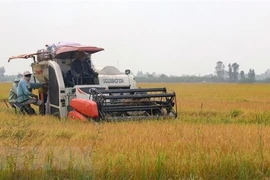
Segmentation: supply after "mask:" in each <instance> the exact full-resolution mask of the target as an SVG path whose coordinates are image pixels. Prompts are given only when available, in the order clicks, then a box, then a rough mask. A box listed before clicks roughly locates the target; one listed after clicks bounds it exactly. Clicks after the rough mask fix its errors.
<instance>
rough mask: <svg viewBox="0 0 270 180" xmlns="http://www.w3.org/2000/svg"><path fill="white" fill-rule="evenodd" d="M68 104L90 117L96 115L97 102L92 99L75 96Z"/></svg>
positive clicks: (95, 116)
mask: <svg viewBox="0 0 270 180" xmlns="http://www.w3.org/2000/svg"><path fill="white" fill-rule="evenodd" d="M70 106H71V107H72V108H73V109H75V110H76V111H78V112H79V113H81V114H83V115H85V116H88V117H91V118H97V117H98V107H97V103H96V102H94V101H91V100H87V99H79V98H75V99H72V100H71V102H70Z"/></svg>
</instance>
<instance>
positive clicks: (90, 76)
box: [71, 51, 98, 84]
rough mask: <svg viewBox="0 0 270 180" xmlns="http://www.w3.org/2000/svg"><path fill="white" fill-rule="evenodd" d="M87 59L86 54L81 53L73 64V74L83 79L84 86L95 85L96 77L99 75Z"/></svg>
mask: <svg viewBox="0 0 270 180" xmlns="http://www.w3.org/2000/svg"><path fill="white" fill-rule="evenodd" d="M85 59H86V55H85V52H83V51H79V52H78V53H77V58H76V59H75V60H74V61H73V62H72V63H71V74H72V76H73V77H75V78H77V79H80V78H81V79H82V83H83V84H95V83H94V77H95V76H98V73H96V72H95V71H94V70H93V69H92V68H91V66H90V64H89V63H88V62H87V61H86V60H85Z"/></svg>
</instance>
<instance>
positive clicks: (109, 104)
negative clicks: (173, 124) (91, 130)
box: [8, 43, 177, 121]
mask: <svg viewBox="0 0 270 180" xmlns="http://www.w3.org/2000/svg"><path fill="white" fill-rule="evenodd" d="M45 47H46V48H44V49H41V50H38V51H37V52H36V53H32V54H23V55H19V56H13V57H10V58H9V60H8V61H9V62H10V61H11V60H13V59H19V58H23V59H28V58H32V59H33V63H32V64H31V67H32V70H33V77H34V81H35V82H36V81H37V82H40V83H43V82H45V81H48V82H49V88H48V91H47V92H44V91H40V92H39V97H40V99H41V100H43V102H44V104H45V105H44V107H43V108H44V112H45V114H51V115H56V116H58V117H60V118H66V117H68V118H70V119H74V120H80V121H88V120H90V119H93V120H96V121H102V120H113V119H123V120H126V119H144V118H158V117H177V105H176V95H175V93H174V92H171V93H168V92H167V89H166V88H137V87H136V80H135V77H134V76H133V75H132V74H130V70H126V71H125V73H121V72H120V71H119V70H118V69H117V68H115V67H113V66H107V67H104V68H103V69H99V70H98V69H95V71H96V72H98V73H99V74H98V76H97V77H91V78H94V82H95V84H82V81H81V80H80V79H78V78H74V77H73V78H72V80H71V81H69V80H68V79H67V77H68V75H69V74H70V64H71V62H72V61H73V60H74V59H76V54H77V52H78V51H83V52H85V53H87V54H88V58H89V59H88V62H91V55H92V54H94V53H97V52H99V51H102V50H104V49H103V48H98V47H93V46H83V45H80V44H77V43H58V44H52V45H46V46H45Z"/></svg>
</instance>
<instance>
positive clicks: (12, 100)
mask: <svg viewBox="0 0 270 180" xmlns="http://www.w3.org/2000/svg"><path fill="white" fill-rule="evenodd" d="M22 77H23V75H22V74H18V75H17V76H16V78H15V79H14V83H13V84H12V87H11V88H10V91H9V97H8V102H9V104H10V105H11V106H12V107H14V104H15V103H16V102H17V99H18V96H17V88H18V84H19V82H20V80H21V79H22Z"/></svg>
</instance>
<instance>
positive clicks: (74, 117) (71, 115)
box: [68, 111, 88, 122]
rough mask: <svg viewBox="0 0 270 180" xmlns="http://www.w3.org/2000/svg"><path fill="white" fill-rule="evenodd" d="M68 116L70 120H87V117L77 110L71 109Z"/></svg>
mask: <svg viewBox="0 0 270 180" xmlns="http://www.w3.org/2000/svg"><path fill="white" fill-rule="evenodd" d="M68 118H69V119H70V120H75V121H82V122H87V121H88V120H87V118H86V117H85V116H84V115H82V114H81V113H79V112H77V111H70V112H69V113H68Z"/></svg>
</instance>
